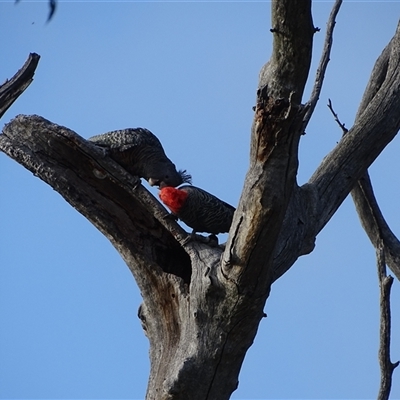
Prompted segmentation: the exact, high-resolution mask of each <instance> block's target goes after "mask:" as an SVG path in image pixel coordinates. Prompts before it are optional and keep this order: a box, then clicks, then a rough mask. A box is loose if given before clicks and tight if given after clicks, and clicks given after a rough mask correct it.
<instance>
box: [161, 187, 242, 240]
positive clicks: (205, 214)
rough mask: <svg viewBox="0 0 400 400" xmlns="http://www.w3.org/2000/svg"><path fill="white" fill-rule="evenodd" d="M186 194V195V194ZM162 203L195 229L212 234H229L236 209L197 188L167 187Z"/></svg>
mask: <svg viewBox="0 0 400 400" xmlns="http://www.w3.org/2000/svg"><path fill="white" fill-rule="evenodd" d="M185 193H186V194H185ZM159 196H160V199H161V201H162V202H163V203H164V204H165V205H166V206H167V207H168V208H169V209H170V210H171V212H172V214H173V215H175V216H176V217H178V218H179V219H180V220H182V221H183V222H184V223H185V224H186V225H188V226H190V227H191V228H192V229H193V232H208V233H212V234H215V235H216V234H218V233H225V232H229V229H230V227H231V225H232V219H233V214H234V212H235V207H232V206H231V205H230V204H228V203H225V201H222V200H220V199H219V198H218V197H216V196H214V195H212V194H211V193H208V192H206V191H205V190H203V189H200V188H198V187H195V186H181V187H180V188H172V187H165V188H162V189H161V191H160V194H159Z"/></svg>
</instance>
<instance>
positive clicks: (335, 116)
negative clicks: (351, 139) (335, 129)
mask: <svg viewBox="0 0 400 400" xmlns="http://www.w3.org/2000/svg"><path fill="white" fill-rule="evenodd" d="M328 108H329V109H330V110H331V113H332V115H333V118H335V121H336V123H337V124H338V125H339V126H340V129H341V130H342V132H343V135H345V134H346V133H347V132H348V131H349V130H348V129H347V128H346V127H345V126H344V124H343V123H342V122H340V119H339V116H338V115H337V114H336V113H335V110H334V109H333V105H332V102H331V99H328Z"/></svg>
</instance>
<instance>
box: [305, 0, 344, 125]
mask: <svg viewBox="0 0 400 400" xmlns="http://www.w3.org/2000/svg"><path fill="white" fill-rule="evenodd" d="M341 5H342V0H336V1H335V4H334V5H333V8H332V11H331V13H330V15H329V19H328V22H327V28H326V35H325V42H324V49H323V50H322V56H321V60H320V61H319V65H318V69H317V73H316V75H315V82H314V87H313V90H312V93H311V96H310V100H308V102H307V104H306V106H307V111H306V113H305V115H304V119H303V127H302V130H303V131H305V129H306V127H307V125H308V123H309V122H310V119H311V117H312V114H313V112H314V110H315V106H316V105H317V102H318V100H319V96H320V94H321V90H322V84H323V82H324V78H325V72H326V69H327V67H328V63H329V60H330V55H331V49H332V43H333V30H334V28H335V25H336V16H337V14H338V12H339V10H340V6H341Z"/></svg>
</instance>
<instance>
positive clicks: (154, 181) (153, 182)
mask: <svg viewBox="0 0 400 400" xmlns="http://www.w3.org/2000/svg"><path fill="white" fill-rule="evenodd" d="M148 182H149V185H150V186H159V185H160V181H159V180H158V179H153V178H149V180H148Z"/></svg>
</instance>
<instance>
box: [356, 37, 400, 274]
mask: <svg viewBox="0 0 400 400" xmlns="http://www.w3.org/2000/svg"><path fill="white" fill-rule="evenodd" d="M395 45H396V42H395V41H394V39H392V40H391V41H390V42H389V44H388V45H387V46H386V47H385V49H384V50H383V52H382V54H381V55H380V56H379V58H378V60H377V61H376V63H375V66H374V68H373V71H372V74H371V78H370V80H369V82H368V86H367V88H366V90H365V93H364V96H363V99H362V101H361V104H360V106H359V108H358V111H357V118H358V117H359V116H360V115H361V114H362V113H363V112H364V111H365V109H366V108H367V106H368V104H369V103H370V101H371V100H372V99H373V98H374V96H375V95H376V94H377V92H378V91H379V88H380V87H381V85H382V84H383V82H384V81H385V79H386V76H387V73H388V68H389V63H390V54H391V49H392V47H393V46H395ZM351 195H352V198H353V201H354V204H355V206H356V210H357V213H358V216H359V218H360V220H361V225H362V227H363V228H364V230H365V232H366V233H367V235H368V237H369V239H370V240H371V242H372V244H373V246H374V247H375V249H378V247H379V246H380V243H381V242H382V244H383V247H384V254H385V259H386V262H387V264H388V266H389V268H390V269H391V270H392V272H393V274H394V275H395V276H396V277H397V279H399V280H400V241H399V240H398V238H397V237H396V236H395V234H394V233H393V232H392V230H391V229H390V228H389V226H388V224H387V222H386V220H385V218H384V216H383V214H382V212H381V210H380V208H379V206H378V203H377V201H376V198H375V195H374V191H373V188H372V184H371V180H370V177H369V174H368V171H366V172H365V173H364V175H363V177H362V178H361V179H360V180H359V181H358V182H357V184H356V185H355V186H354V188H353V190H352V191H351Z"/></svg>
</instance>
